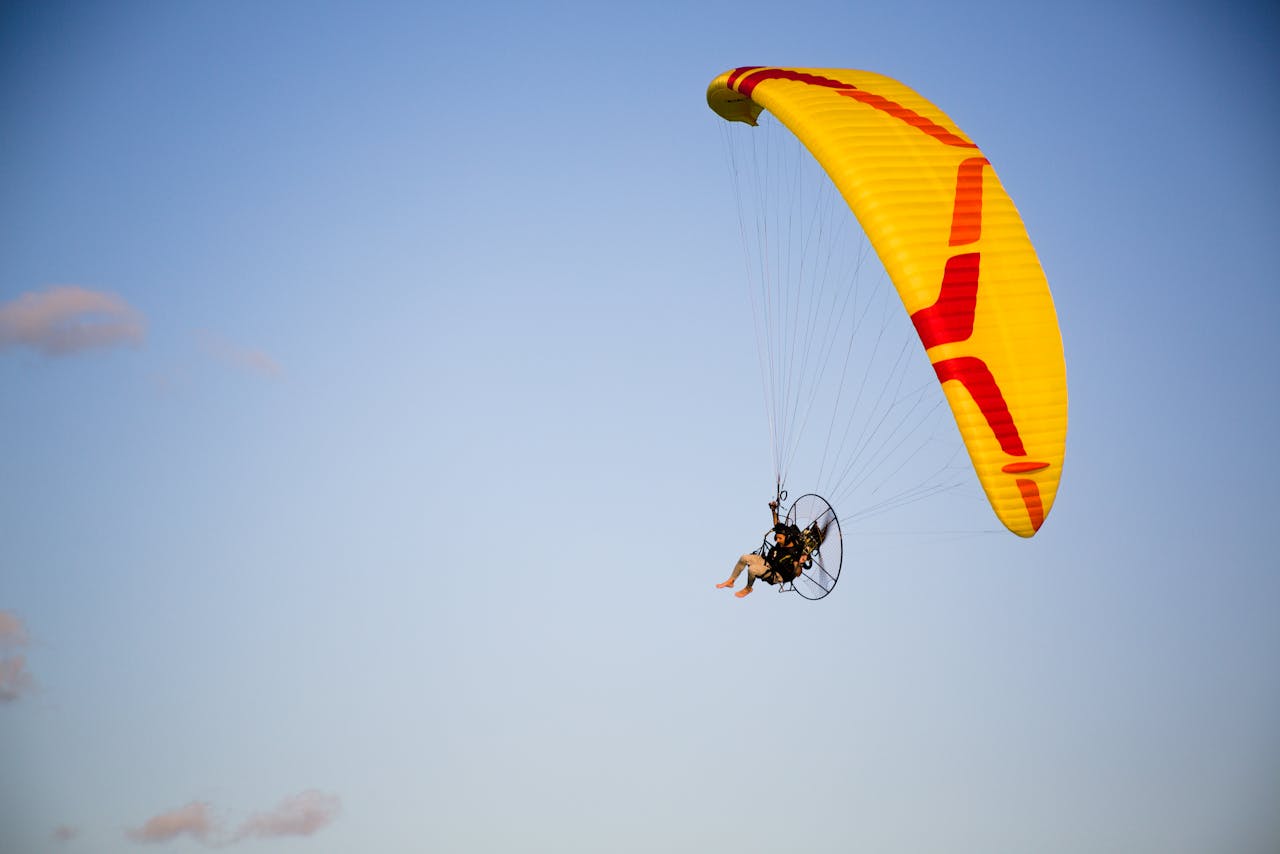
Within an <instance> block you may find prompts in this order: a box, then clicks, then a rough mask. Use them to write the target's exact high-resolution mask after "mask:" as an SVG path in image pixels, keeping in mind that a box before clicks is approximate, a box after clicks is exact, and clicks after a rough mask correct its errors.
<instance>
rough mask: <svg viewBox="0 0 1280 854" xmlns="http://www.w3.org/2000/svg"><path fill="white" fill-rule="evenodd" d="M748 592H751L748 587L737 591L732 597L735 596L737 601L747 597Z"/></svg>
mask: <svg viewBox="0 0 1280 854" xmlns="http://www.w3.org/2000/svg"><path fill="white" fill-rule="evenodd" d="M750 592H751V588H750V587H744V588H742V589H741V590H739V591H738V592H737V593H735V594H733V595H734V596H737V597H738V598H739V599H741V598H742V597H743V596H746V595H747V594H748V593H750Z"/></svg>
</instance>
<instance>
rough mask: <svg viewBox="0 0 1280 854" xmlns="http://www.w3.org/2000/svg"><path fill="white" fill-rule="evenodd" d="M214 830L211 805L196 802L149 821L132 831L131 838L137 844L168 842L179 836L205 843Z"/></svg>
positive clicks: (130, 832) (161, 814)
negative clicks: (210, 813)
mask: <svg viewBox="0 0 1280 854" xmlns="http://www.w3.org/2000/svg"><path fill="white" fill-rule="evenodd" d="M212 829H213V822H212V820H211V819H210V818H209V805H208V804H205V803H198V802H195V803H190V804H187V805H186V806H185V807H180V808H178V809H176V810H170V811H169V812H163V813H160V814H159V815H157V816H155V817H153V818H150V819H148V820H147V823H146V824H144V825H143V826H142V827H139V828H135V829H133V830H130V831H129V836H130V838H132V839H134V840H136V841H137V842H168V841H169V840H171V839H177V838H178V837H179V836H190V837H192V838H194V839H199V840H202V841H203V840H205V839H207V838H208V836H209V833H210V832H211V831H212Z"/></svg>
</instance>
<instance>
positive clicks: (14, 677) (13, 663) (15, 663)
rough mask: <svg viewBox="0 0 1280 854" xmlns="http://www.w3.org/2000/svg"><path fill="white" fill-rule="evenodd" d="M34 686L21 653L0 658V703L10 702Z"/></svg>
mask: <svg viewBox="0 0 1280 854" xmlns="http://www.w3.org/2000/svg"><path fill="white" fill-rule="evenodd" d="M34 687H35V680H33V679H32V678H31V674H30V673H28V672H27V660H26V659H25V658H23V657H22V656H21V655H13V656H9V657H8V658H0V703H12V702H13V701H14V700H17V699H18V698H20V697H21V696H22V695H23V694H26V693H27V692H29V691H30V690H31V689H32V688H34Z"/></svg>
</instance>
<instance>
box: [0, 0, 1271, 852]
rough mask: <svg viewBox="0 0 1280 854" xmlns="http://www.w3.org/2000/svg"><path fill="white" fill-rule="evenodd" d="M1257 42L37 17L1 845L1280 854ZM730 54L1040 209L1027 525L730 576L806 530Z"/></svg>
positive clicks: (995, 14) (804, 25)
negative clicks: (779, 461)
mask: <svg viewBox="0 0 1280 854" xmlns="http://www.w3.org/2000/svg"><path fill="white" fill-rule="evenodd" d="M1277 44H1280V21H1278V19H1277V13H1276V12H1275V11H1274V9H1272V8H1271V7H1270V6H1269V5H1268V4H1262V3H1234V4H1233V3H1227V4H1223V3H1220V2H1202V3H1201V2H1182V3H1178V2H1170V3H1163V4H1158V3H1132V2H1128V3H1115V2H1105V3H1103V2H1099V3H1091V2H1086V3H1053V4H1039V3H1025V2H1009V3H991V2H978V3H968V4H954V5H947V4H941V3H921V2H893V3H890V2H882V3H874V4H873V3H855V2H847V3H835V2H830V3H821V2H805V0H796V2H788V3H751V2H738V3H728V2H704V3H696V4H695V3H652V2H647V3H634V4H598V3H586V2H560V3H528V4H520V3H511V4H500V3H478V4H457V5H456V6H452V7H438V6H435V5H433V4H427V3H402V4H401V3H374V4H366V3H301V2H299V3H292V2H272V3H251V2H227V3H194V2H180V3H164V4H156V3H129V2H119V3H111V4H100V3H59V2H42V3H6V4H5V5H4V7H3V9H2V10H0V317H2V318H4V323H3V324H0V439H2V440H3V454H0V769H2V770H0V850H3V851H5V852H15V854H19V852H39V851H48V850H53V851H68V852H78V851H84V852H99V853H100V852H126V851H133V850H137V849H138V848H139V847H140V846H143V845H146V844H148V843H151V844H152V845H153V847H156V848H157V849H158V850H171V851H175V852H179V851H194V850H203V849H204V848H205V847H206V846H221V845H230V846H232V847H233V848H234V849H235V850H239V851H244V852H256V851H263V852H269V851H286V850H287V851H295V850H296V851H308V852H351V851H388V852H395V851H441V852H463V851H465V852H510V851H545V852H598V851H620V852H650V851H673V852H706V851H726V852H728V851H732V852H735V854H744V852H781V851H806V852H851V851H873V852H901V854H923V852H969V851H972V852H983V854H998V853H999V852H1008V854H1015V852H1016V853H1017V854H1024V853H1025V852H1028V851H1035V852H1043V854H1079V852H1086V851H1087V852H1123V854H1182V853H1183V852H1186V854H1192V852H1195V854H1210V852H1214V854H1220V852H1244V853H1245V854H1263V852H1274V851H1277V850H1280V811H1277V809H1276V805H1277V804H1280V561H1278V560H1277V558H1276V556H1275V536H1274V531H1273V530H1272V527H1273V526H1274V525H1275V524H1276V518H1275V517H1276V511H1277V509H1280V502H1277V500H1276V497H1275V496H1276V493H1275V488H1276V487H1275V484H1276V482H1277V480H1280V457H1278V455H1277V453H1276V451H1275V447H1276V446H1275V437H1276V436H1277V435H1280V411H1278V405H1277V402H1276V401H1277V391H1280V382H1278V381H1277V379H1276V376H1275V371H1274V368H1273V362H1274V351H1275V347H1276V345H1277V343H1278V341H1280V336H1277V333H1276V322H1277V318H1280V296H1278V295H1277V293H1278V292H1277V282H1276V279H1275V244H1276V239H1277V234H1280V206H1278V204H1277V190H1280V159H1278V158H1277V155H1276V139H1277V131H1278V130H1280V101H1278V100H1277V95H1276V93H1277V92H1278V91H1280V86H1278V84H1280V79H1278V77H1280V75H1278V73H1277V71H1278V64H1277V60H1276V45H1277ZM748 64H751V65H755V64H777V65H801V66H817V67H823V66H825V67H848V68H862V69H869V70H874V71H878V72H881V73H884V74H887V75H889V76H892V77H895V78H897V79H900V80H902V81H903V82H905V83H907V84H908V85H910V86H912V87H914V88H916V89H917V90H918V91H920V92H921V93H922V94H924V95H925V96H926V97H927V98H929V99H931V100H932V101H934V102H935V103H937V104H939V105H940V106H941V107H942V108H943V109H944V110H946V112H947V113H948V114H949V115H950V116H951V117H952V118H953V119H954V120H955V121H956V122H957V123H958V125H959V126H960V127H961V128H963V129H964V130H965V131H966V132H967V133H968V134H969V135H970V136H972V137H973V138H974V139H975V140H977V141H978V143H979V144H980V145H981V146H982V148H983V151H984V153H985V154H986V155H987V156H988V157H989V158H990V160H991V161H992V163H993V164H994V166H995V168H996V170H997V171H998V172H999V175H1000V177H1001V180H1002V181H1003V183H1004V185H1005V187H1006V188H1007V189H1008V190H1009V191H1010V193H1011V194H1012V196H1013V197H1014V199H1015V201H1016V202H1017V204H1018V206H1019V209H1020V210H1021V212H1022V215H1023V218H1024V220H1025V221H1026V223H1027V226H1028V229H1029V231H1030V233H1031V236H1032V239H1033V240H1034V242H1035V244H1036V246H1037V249H1038V251H1039V254H1040V257H1041V260H1042V262H1043V265H1044V267H1045V270H1046V272H1047V274H1048V277H1049V281H1050V284H1051V287H1052V288H1053V293H1054V299H1055V303H1056V306H1057V311H1058V315H1059V319H1060V321H1061V325H1062V330H1063V338H1064V344H1065V351H1066V359H1067V369H1068V381H1069V384H1070V394H1071V416H1070V417H1071V422H1070V432H1069V436H1068V446H1067V461H1066V468H1065V474H1064V478H1063V481H1062V487H1061V490H1060V492H1059V494H1058V500H1057V504H1056V505H1055V507H1054V510H1053V513H1052V514H1051V516H1050V517H1049V519H1048V521H1047V523H1046V524H1045V527H1044V528H1043V530H1042V531H1041V532H1040V533H1039V534H1038V535H1037V536H1036V537H1035V538H1034V539H1033V540H1030V541H1023V540H1020V539H1018V538H1016V537H1014V536H1012V535H1009V534H1004V533H998V534H997V533H991V534H984V535H980V536H969V537H963V538H950V539H948V538H941V537H937V536H905V535H904V536H896V537H895V536H880V537H872V536H866V537H860V536H858V532H857V531H851V532H846V538H845V543H844V546H845V555H846V557H845V569H844V574H843V576H842V578H841V581H840V585H839V587H837V589H836V591H835V592H834V593H833V595H832V596H830V597H828V598H827V599H826V600H823V601H821V602H817V603H810V602H806V601H803V600H801V599H800V598H799V597H795V596H778V595H774V594H773V593H772V591H770V590H764V591H761V592H757V594H756V595H755V596H753V597H750V598H748V599H746V600H743V601H739V600H736V599H734V598H733V597H731V596H728V595H727V594H726V593H725V592H724V591H718V590H715V589H714V587H713V585H714V583H715V582H716V581H719V580H721V579H722V578H723V576H724V575H725V573H726V571H727V570H728V568H729V567H730V565H731V564H732V562H733V560H734V559H735V558H736V557H737V555H738V554H740V553H741V552H743V551H744V550H749V549H750V548H752V547H753V546H754V545H755V544H756V543H757V542H758V538H759V536H760V534H761V532H762V531H763V529H764V528H765V527H766V523H767V510H766V508H765V507H764V503H765V502H766V501H767V500H768V499H769V497H770V496H771V492H772V488H773V484H772V482H771V477H772V476H771V470H770V460H769V449H768V436H767V434H766V426H765V421H764V417H763V414H762V407H761V399H760V398H761V394H760V386H759V376H758V369H757V364H756V355H755V349H754V344H753V341H752V336H751V334H750V328H751V311H750V307H749V304H748V300H747V299H746V296H745V293H744V289H743V282H742V279H743V265H742V254H741V249H740V247H739V245H738V232H737V228H736V224H735V222H734V217H735V215H736V214H735V207H734V201H733V198H732V193H731V192H730V189H729V183H728V181H727V179H726V169H725V158H724V152H723V148H722V143H721V138H720V128H719V126H718V123H719V121H720V120H719V119H718V118H717V117H716V116H715V115H713V114H712V113H711V112H710V111H709V110H708V109H707V107H706V104H705V100H704V92H705V88H706V85H707V83H708V82H709V81H710V80H711V78H712V77H713V76H715V75H716V74H718V73H720V72H722V71H724V70H726V69H729V68H732V67H734V66H738V65H748ZM87 315H88V316H92V317H94V318H97V320H98V323H97V324H96V325H95V326H94V327H93V328H92V329H85V328H78V329H77V328H74V327H73V328H70V329H68V328H67V327H66V326H65V325H62V326H59V325H57V324H56V323H55V325H54V326H53V327H49V326H47V325H44V326H42V325H41V324H42V323H44V322H46V321H51V320H52V321H56V320H57V319H58V318H67V317H72V318H76V317H84V316H87ZM19 320H21V323H20V322H19ZM4 324H7V325H4ZM984 524H990V525H991V526H992V527H996V526H995V523H994V519H986V520H985V521H984Z"/></svg>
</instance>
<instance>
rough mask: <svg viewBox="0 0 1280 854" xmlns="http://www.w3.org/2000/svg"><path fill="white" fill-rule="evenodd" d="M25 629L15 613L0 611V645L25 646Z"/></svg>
mask: <svg viewBox="0 0 1280 854" xmlns="http://www.w3.org/2000/svg"><path fill="white" fill-rule="evenodd" d="M26 643H27V629H26V626H24V625H22V620H21V619H19V618H18V615H17V614H14V613H12V612H10V611H0V646H25V645H26Z"/></svg>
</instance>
